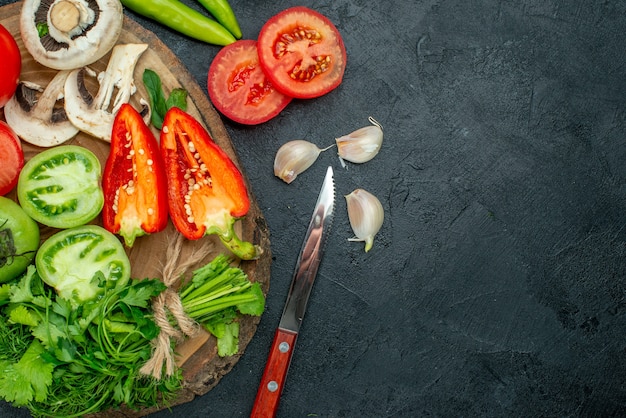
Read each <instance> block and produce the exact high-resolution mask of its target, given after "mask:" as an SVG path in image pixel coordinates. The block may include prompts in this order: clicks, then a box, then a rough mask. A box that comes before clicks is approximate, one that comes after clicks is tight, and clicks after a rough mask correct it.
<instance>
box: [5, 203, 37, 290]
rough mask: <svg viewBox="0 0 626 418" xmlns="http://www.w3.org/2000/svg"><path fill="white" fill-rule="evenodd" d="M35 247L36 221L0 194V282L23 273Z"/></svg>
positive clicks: (31, 258)
mask: <svg viewBox="0 0 626 418" xmlns="http://www.w3.org/2000/svg"><path fill="white" fill-rule="evenodd" d="M37 248H39V226H38V225H37V223H36V222H35V221H33V220H32V219H31V218H30V217H29V216H28V215H27V214H26V212H24V211H23V210H22V208H21V207H20V206H19V205H18V204H17V203H15V202H14V201H12V200H11V199H9V198H6V197H2V196H0V283H5V282H8V281H9V280H13V279H14V278H16V277H18V276H19V275H20V274H22V273H24V271H25V270H26V267H28V265H29V264H30V263H31V262H32V261H33V258H35V252H36V251H37Z"/></svg>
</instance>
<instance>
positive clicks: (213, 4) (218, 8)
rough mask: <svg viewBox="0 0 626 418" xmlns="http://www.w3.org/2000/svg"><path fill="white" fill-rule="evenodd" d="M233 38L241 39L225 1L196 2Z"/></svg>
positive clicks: (239, 30)
mask: <svg viewBox="0 0 626 418" xmlns="http://www.w3.org/2000/svg"><path fill="white" fill-rule="evenodd" d="M198 2H199V3H200V4H201V5H203V6H204V8H205V9H207V10H208V11H209V13H211V14H212V15H213V17H214V18H215V19H216V20H217V21H218V22H220V23H221V24H222V25H223V26H224V27H225V28H226V29H228V31H229V32H230V33H232V34H233V35H234V36H235V38H237V39H241V28H240V27H239V22H237V18H236V17H235V13H233V9H232V8H231V7H230V4H228V1H227V0H198Z"/></svg>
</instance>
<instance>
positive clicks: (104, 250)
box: [35, 225, 131, 305]
mask: <svg viewBox="0 0 626 418" xmlns="http://www.w3.org/2000/svg"><path fill="white" fill-rule="evenodd" d="M35 265H36V266H37V272H38V273H39V276H40V277H41V279H42V280H43V281H44V282H46V283H47V284H49V285H50V286H52V287H54V289H55V290H56V292H57V294H58V295H59V296H61V297H62V298H64V299H67V300H69V301H71V302H72V303H74V304H75V305H78V304H82V303H83V302H86V301H89V300H91V299H94V298H95V297H97V296H98V295H101V294H103V293H104V291H105V289H111V288H115V287H117V286H125V285H126V284H127V283H128V281H129V279H130V272H131V270H130V260H129V259H128V255H127V254H126V252H125V250H124V246H123V245H122V243H121V242H120V240H119V239H118V238H117V237H116V236H115V235H113V234H112V233H110V232H109V231H107V230H106V229H104V228H102V227H100V226H98V225H83V226H78V227H74V228H69V229H65V230H62V231H60V232H57V233H56V234H54V235H52V236H51V237H50V238H48V239H47V240H46V241H44V243H43V244H41V247H40V248H39V251H37V257H36V258H35Z"/></svg>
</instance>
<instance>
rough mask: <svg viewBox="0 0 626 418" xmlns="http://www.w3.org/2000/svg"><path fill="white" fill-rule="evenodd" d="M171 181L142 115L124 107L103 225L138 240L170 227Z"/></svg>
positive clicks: (105, 184)
mask: <svg viewBox="0 0 626 418" xmlns="http://www.w3.org/2000/svg"><path fill="white" fill-rule="evenodd" d="M166 187H167V180H166V178H165V168H164V165H163V159H162V157H161V153H160V152H159V144H158V143H157V140H156V138H155V136H154V134H153V133H152V131H151V130H150V128H149V127H148V126H147V125H146V124H145V123H144V121H143V119H142V117H141V115H140V114H139V113H138V112H137V111H136V110H135V109H134V108H133V107H132V106H131V105H129V104H124V105H122V107H121V108H120V110H119V112H118V113H117V115H116V116H115V120H114V122H113V130H112V135H111V151H110V153H109V157H108V158H107V161H106V164H105V166H104V173H103V178H102V188H103V190H104V207H103V209H102V222H103V226H104V227H105V228H106V229H107V230H108V231H110V232H112V233H114V234H119V235H121V236H123V237H124V241H125V242H126V245H127V246H129V247H131V246H132V245H133V243H134V242H135V239H136V238H137V237H139V236H142V235H145V234H152V233H155V232H159V231H162V230H163V229H165V227H166V226H167V220H168V208H167V190H166Z"/></svg>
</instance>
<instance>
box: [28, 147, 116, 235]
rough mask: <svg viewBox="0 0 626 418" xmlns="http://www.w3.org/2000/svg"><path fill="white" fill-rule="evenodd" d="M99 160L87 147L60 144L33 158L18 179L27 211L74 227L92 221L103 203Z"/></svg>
mask: <svg viewBox="0 0 626 418" xmlns="http://www.w3.org/2000/svg"><path fill="white" fill-rule="evenodd" d="M101 178H102V167H101V165H100V161H99V160H98V158H97V157H96V156H95V155H94V154H93V152H91V151H89V150H88V149H87V148H83V147H79V146H76V145H61V146H58V147H55V148H50V149H47V150H45V151H43V152H41V153H39V154H37V155H35V156H34V157H33V158H32V159H30V160H29V161H28V162H27V163H26V164H25V165H24V168H23V169H22V172H21V173H20V178H19V180H18V182H17V196H18V199H19V201H20V204H21V205H22V208H23V209H24V211H25V212H26V213H27V214H28V215H29V216H30V217H31V218H33V219H34V220H36V221H37V222H39V223H41V224H43V225H47V226H51V227H54V228H72V227H75V226H79V225H84V224H86V223H88V222H89V221H91V220H93V219H94V218H95V217H96V216H98V214H99V213H100V211H101V210H102V206H103V205H104V194H103V193H102V186H101Z"/></svg>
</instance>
